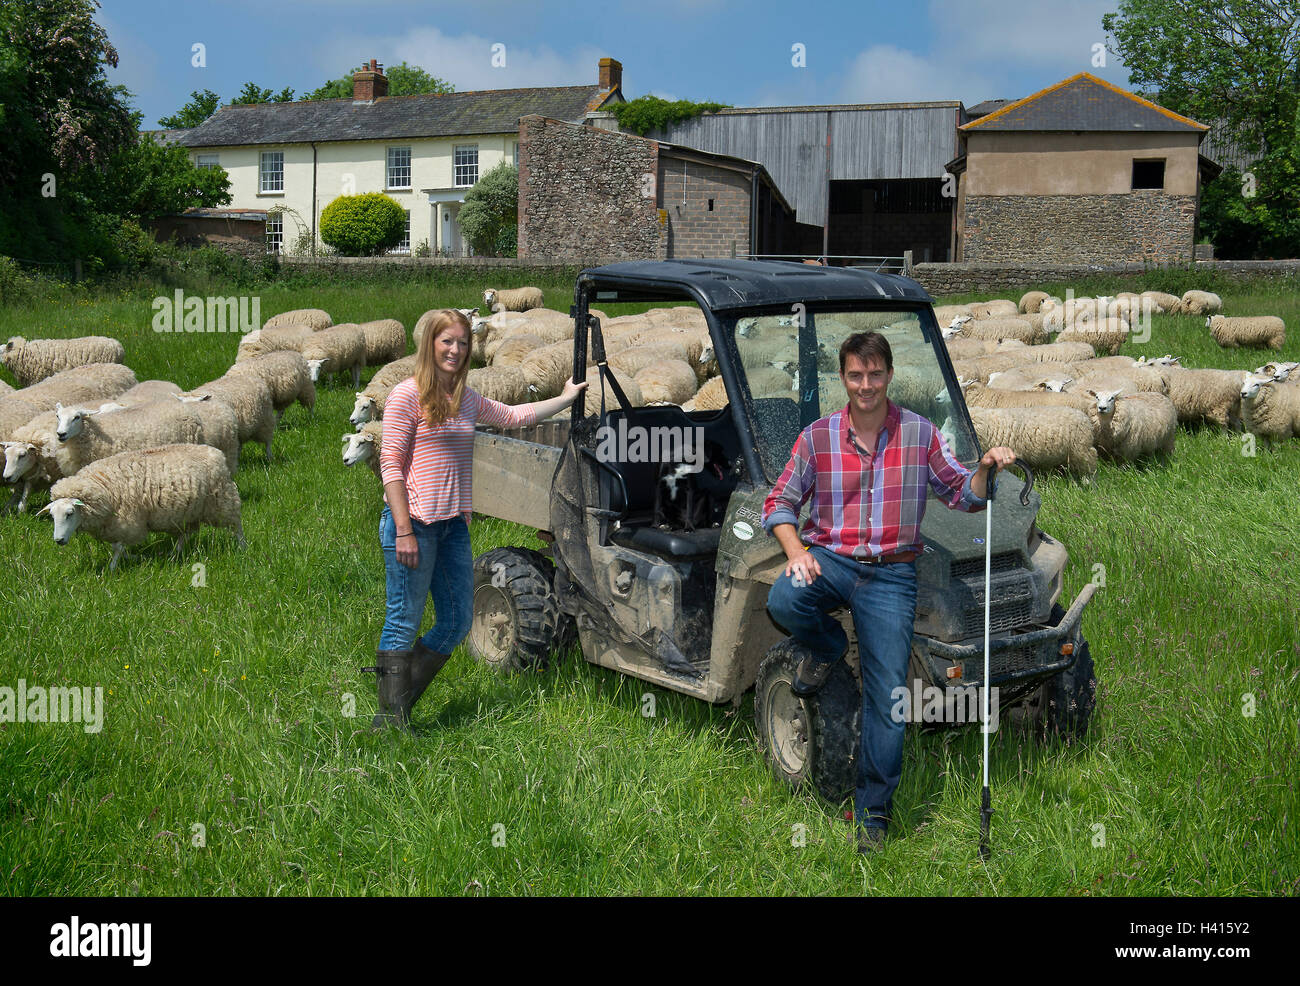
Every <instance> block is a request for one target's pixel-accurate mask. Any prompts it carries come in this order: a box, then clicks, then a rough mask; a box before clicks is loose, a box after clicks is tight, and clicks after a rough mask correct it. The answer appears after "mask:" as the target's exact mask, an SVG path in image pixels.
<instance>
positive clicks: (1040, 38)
mask: <svg viewBox="0 0 1300 986" xmlns="http://www.w3.org/2000/svg"><path fill="white" fill-rule="evenodd" d="M1117 6H1118V3H1117V0H921V2H918V3H912V4H908V3H900V2H897V0H893V2H887V3H883V2H878V0H862V2H856V3H816V2H811V0H809V2H802V3H801V2H792V0H784V2H773V0H748V2H732V0H640V2H627V0H603V2H599V3H593V2H588V0H575V2H570V3H555V2H551V0H537V2H521V0H459V2H455V3H442V2H428V0H426V2H412V0H272V2H267V0H256V2H254V0H222V2H217V0H180V2H177V0H169V2H160V0H102V8H101V10H100V11H99V15H98V20H99V23H100V24H102V25H103V26H104V28H105V29H106V30H107V31H108V35H109V38H110V40H111V41H112V42H113V44H114V46H115V47H116V48H117V50H118V55H119V59H120V61H119V63H118V67H117V68H116V69H110V70H109V72H108V75H109V79H110V80H111V81H112V82H114V83H119V84H122V85H125V86H126V87H127V88H128V89H129V90H131V92H132V93H133V94H134V106H135V107H136V108H137V109H139V110H141V111H142V112H143V113H144V126H145V127H146V128H149V127H156V126H158V119H159V117H161V116H165V115H167V114H169V113H172V112H175V111H176V110H177V109H179V108H180V107H181V106H182V105H184V104H185V103H186V102H187V101H188V100H189V98H190V93H191V92H192V91H195V90H202V89H211V90H213V91H215V92H217V93H218V94H219V95H220V96H221V97H222V101H223V102H229V100H230V99H231V98H232V97H233V96H234V95H235V94H236V93H237V92H238V91H239V89H240V88H241V87H242V86H243V84H244V83H245V82H248V81H250V80H251V81H254V82H256V83H257V84H258V85H260V86H262V87H264V88H269V89H272V90H275V91H276V92H278V91H280V90H281V89H282V88H284V87H285V86H289V87H291V88H292V89H293V90H294V91H295V93H296V94H297V96H298V97H301V96H302V95H304V94H305V93H306V92H308V91H310V90H312V89H315V88H316V87H318V86H320V85H321V84H322V83H324V82H325V81H326V80H327V79H330V78H337V77H339V76H342V75H345V74H347V73H348V72H350V71H351V69H353V68H354V67H355V66H357V65H359V64H360V63H361V62H362V61H363V60H364V61H368V60H369V59H371V58H374V59H376V60H378V61H379V62H382V63H383V64H384V65H393V64H396V63H398V62H401V61H406V62H408V63H410V64H413V65H419V66H420V67H421V68H423V69H425V70H426V71H427V72H429V73H430V74H432V75H435V76H437V77H439V78H442V79H445V80H446V81H448V82H450V83H452V84H453V85H454V86H455V87H456V89H457V90H460V91H464V90H470V89H508V88H515V87H521V86H548V85H582V84H593V85H594V84H595V82H596V78H597V61H598V60H599V59H600V58H601V57H602V56H610V57H613V58H616V59H618V60H619V61H620V62H622V64H623V93H624V95H625V96H626V97H627V98H629V99H631V98H635V97H636V96H642V95H645V94H647V93H652V94H654V95H656V96H661V97H663V98H666V99H692V100H712V101H717V102H723V103H730V104H732V105H734V106H783V105H806V104H826V103H884V102H910V101H924V100H954V99H957V100H961V101H962V102H963V103H965V104H966V105H967V106H973V105H975V104H976V103H979V102H981V101H983V100H986V99H994V98H999V99H1018V98H1020V97H1022V96H1027V95H1029V94H1030V93H1033V92H1036V91H1037V90H1039V89H1042V88H1043V87H1045V86H1049V85H1052V84H1053V83H1056V82H1059V81H1061V80H1062V79H1065V78H1067V77H1069V76H1071V75H1074V74H1075V73H1077V72H1091V73H1093V74H1094V75H1097V76H1100V77H1101V78H1103V79H1106V80H1107V81H1109V82H1113V83H1115V84H1116V85H1119V86H1125V87H1127V86H1128V72H1127V70H1126V69H1125V67H1124V66H1123V65H1122V64H1121V63H1120V62H1119V61H1118V59H1117V58H1116V57H1115V56H1114V55H1112V54H1110V53H1109V52H1105V51H1104V50H1103V48H1101V47H1099V46H1104V45H1105V44H1106V43H1107V40H1108V39H1107V37H1106V32H1105V31H1104V30H1102V27H1101V19H1102V15H1103V14H1105V13H1107V12H1109V11H1113V10H1115V9H1116V8H1117ZM196 45H200V46H202V48H201V49H200V51H201V54H202V58H199V56H198V55H196V54H195V51H196V49H195V46H196ZM1099 60H1101V61H1104V64H1098V62H1099ZM196 61H202V62H203V64H202V65H196V64H194V63H195V62H196ZM502 62H504V64H501V63H502Z"/></svg>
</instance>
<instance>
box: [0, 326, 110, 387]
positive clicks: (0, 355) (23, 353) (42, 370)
mask: <svg viewBox="0 0 1300 986" xmlns="http://www.w3.org/2000/svg"><path fill="white" fill-rule="evenodd" d="M125 352H126V351H125V350H124V349H123V348H122V344H121V343H120V342H118V341H117V340H116V339H110V338H108V337H107V336H81V337H80V338H77V339H31V340H27V339H24V338H23V337H22V336H14V337H13V338H11V339H10V340H9V341H8V342H6V343H4V344H3V345H0V363H3V364H4V365H5V366H7V367H8V368H9V372H10V373H12V374H13V375H14V379H16V380H17V381H18V386H19V387H30V386H31V385H32V384H34V383H39V382H40V381H42V380H44V379H45V378H46V377H50V376H53V375H54V374H55V373H58V372H59V371H61V370H70V369H72V368H73V367H78V366H85V365H86V364H88V363H121V362H122V357H123V356H124V355H125Z"/></svg>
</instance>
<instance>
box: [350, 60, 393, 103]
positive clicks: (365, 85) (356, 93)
mask: <svg viewBox="0 0 1300 986" xmlns="http://www.w3.org/2000/svg"><path fill="white" fill-rule="evenodd" d="M387 95H388V78H387V76H385V75H384V66H383V65H381V64H380V63H379V62H376V61H375V60H374V59H373V58H372V59H370V64H368V65H367V64H366V63H365V62H362V63H361V68H360V69H359V70H358V71H357V73H356V74H355V75H353V76H352V102H354V103H373V102H374V101H375V100H376V99H383V98H384V97H385V96H387Z"/></svg>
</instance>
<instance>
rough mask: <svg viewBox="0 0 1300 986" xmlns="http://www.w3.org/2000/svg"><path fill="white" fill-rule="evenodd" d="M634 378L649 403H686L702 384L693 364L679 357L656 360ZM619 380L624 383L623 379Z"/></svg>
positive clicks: (645, 400) (642, 395) (644, 399)
mask: <svg viewBox="0 0 1300 986" xmlns="http://www.w3.org/2000/svg"><path fill="white" fill-rule="evenodd" d="M633 379H634V380H635V381H636V385H637V387H638V388H640V390H641V397H642V399H643V401H644V402H645V403H647V404H651V403H654V402H656V401H666V402H667V403H669V404H685V403H686V402H687V401H688V400H690V399H691V398H692V397H694V396H695V392H696V391H697V390H699V386H700V383H699V380H697V379H696V377H695V370H694V368H693V367H692V366H691V364H690V363H687V362H686V361H685V360H679V359H659V360H655V361H654V362H652V363H649V364H647V365H645V366H643V367H642V368H641V370H640V371H638V372H637V373H636V375H635V376H634V377H633ZM619 382H620V383H622V380H620V381H619ZM628 396H629V398H630V397H631V395H628Z"/></svg>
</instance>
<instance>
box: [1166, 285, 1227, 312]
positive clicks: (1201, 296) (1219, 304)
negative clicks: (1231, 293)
mask: <svg viewBox="0 0 1300 986" xmlns="http://www.w3.org/2000/svg"><path fill="white" fill-rule="evenodd" d="M1221 311H1223V299H1222V298H1220V297H1219V296H1218V295H1217V294H1215V293H1214V292H1213V291H1196V290H1192V291H1188V292H1187V293H1186V294H1184V295H1183V297H1182V300H1181V301H1180V302H1179V304H1178V311H1177V312H1176V314H1178V315H1214V314H1216V313H1217V312H1221ZM1171 314H1175V313H1171Z"/></svg>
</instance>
